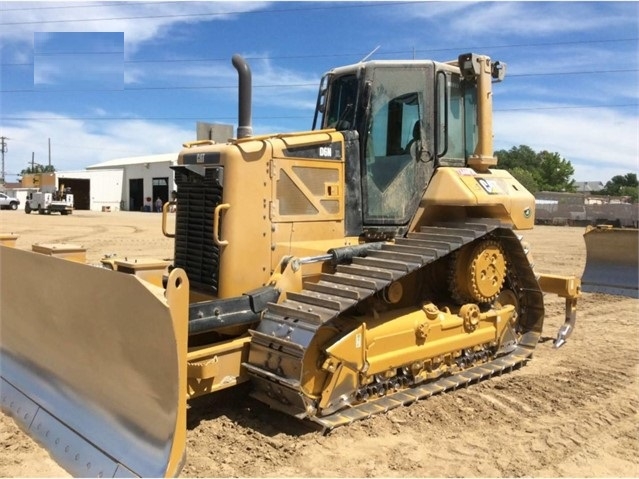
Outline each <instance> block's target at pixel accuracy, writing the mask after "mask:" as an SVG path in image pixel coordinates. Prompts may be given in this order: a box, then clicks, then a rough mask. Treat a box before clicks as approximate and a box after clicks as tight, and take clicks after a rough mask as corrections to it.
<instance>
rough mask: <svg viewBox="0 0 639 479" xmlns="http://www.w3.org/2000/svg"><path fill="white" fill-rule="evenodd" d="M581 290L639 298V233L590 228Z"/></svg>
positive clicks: (587, 236) (637, 231) (634, 230)
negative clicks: (638, 257)
mask: <svg viewBox="0 0 639 479" xmlns="http://www.w3.org/2000/svg"><path fill="white" fill-rule="evenodd" d="M584 241H585V243H586V267H585V268H584V273H583V276H582V278H581V284H582V290H583V291H585V292H590V293H592V292H597V293H607V294H616V295H620V296H629V297H632V298H639V273H638V270H639V260H638V259H637V256H638V250H639V230H637V229H622V228H610V227H597V228H588V229H587V230H586V232H585V233H584Z"/></svg>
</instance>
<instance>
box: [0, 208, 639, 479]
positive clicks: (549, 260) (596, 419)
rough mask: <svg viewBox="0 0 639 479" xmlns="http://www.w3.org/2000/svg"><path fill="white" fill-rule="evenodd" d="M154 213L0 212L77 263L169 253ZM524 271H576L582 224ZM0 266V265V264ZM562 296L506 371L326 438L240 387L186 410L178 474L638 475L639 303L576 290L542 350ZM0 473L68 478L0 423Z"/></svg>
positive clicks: (537, 237)
mask: <svg viewBox="0 0 639 479" xmlns="http://www.w3.org/2000/svg"><path fill="white" fill-rule="evenodd" d="M160 224H161V222H160V215H159V214H150V213H146V214H145V213H130V212H112V213H96V212H82V211H78V212H75V213H74V214H73V215H72V216H68V217H61V216H57V215H52V216H40V215H33V214H32V215H30V216H27V215H25V214H24V212H23V211H1V212H0V233H15V234H18V235H19V239H18V243H17V247H19V248H22V249H29V248H30V246H31V244H32V243H36V242H41V243H46V242H70V243H76V244H81V245H83V246H85V247H86V248H87V249H88V255H87V256H88V261H89V262H95V261H97V260H98V259H99V258H100V257H102V256H103V255H104V254H107V253H118V256H120V257H142V256H153V257H158V258H166V257H170V256H171V255H172V251H171V246H172V242H171V240H170V239H167V238H164V237H163V236H162V234H161V232H160ZM523 234H524V236H525V239H526V240H527V241H529V242H530V244H531V246H532V248H533V256H534V259H535V264H536V270H537V271H539V272H549V273H556V274H574V275H577V276H580V275H581V273H582V271H583V267H584V263H585V247H584V243H583V238H582V234H583V229H581V228H570V227H552V226H540V227H537V228H536V229H535V230H534V231H531V232H523ZM0 261H1V258H0ZM563 309H564V301H563V300H562V299H560V298H556V297H552V296H547V297H546V320H545V327H544V335H543V339H544V340H542V342H541V343H540V344H539V345H538V347H537V350H536V352H535V356H534V359H533V360H532V361H531V362H530V363H528V365H527V366H525V367H524V368H521V369H519V370H517V371H515V372H513V373H511V374H507V375H504V376H501V377H497V378H493V379H491V380H489V381H484V382H483V383H480V384H478V385H474V386H471V387H469V388H467V389H463V390H459V391H456V392H453V393H447V394H444V395H440V396H436V397H433V398H431V399H428V400H425V401H420V402H418V403H416V404H413V405H411V406H408V407H403V408H399V409H395V410H393V411H391V412H389V413H387V414H385V415H383V416H377V417H374V418H371V419H369V420H366V421H363V422H359V423H356V424H353V425H350V426H348V427H342V428H338V429H336V430H334V431H333V432H332V433H330V434H329V435H327V436H323V435H321V434H320V433H319V432H318V431H316V430H314V429H312V428H310V427H308V426H307V425H306V424H305V423H302V422H299V421H297V420H295V419H292V418H289V417H286V416H284V415H282V414H279V413H277V412H273V411H271V410H269V409H268V407H266V406H264V405H262V404H261V403H258V402H256V401H254V400H253V399H251V398H249V397H248V396H247V394H246V392H247V391H246V389H245V388H239V389H236V390H231V391H225V392H223V393H220V394H218V395H214V396H213V397H208V398H201V399H199V400H195V401H193V402H192V403H191V405H190V409H189V412H188V433H187V442H188V452H187V460H186V465H185V467H184V470H183V471H182V476H184V477H195V476H199V477H237V476H243V477H250V476H260V477H388V476H393V477H433V476H437V477H451V476H456V477H459V476H472V477H486V476H492V477H504V476H507V477H514V476H533V477H551V476H554V477H637V476H639V420H638V419H639V414H638V409H639V374H638V373H639V314H638V313H639V301H637V300H635V299H629V298H623V297H615V296H608V295H602V294H584V295H583V297H582V298H581V300H580V301H579V306H578V311H579V313H578V321H577V328H576V331H575V332H574V334H573V335H572V337H571V338H570V339H569V341H568V343H567V344H566V345H565V346H564V347H563V348H561V349H559V350H555V349H553V347H552V341H550V339H551V338H552V337H554V336H555V334H556V332H557V330H558V328H559V326H560V325H561V324H562V323H563ZM0 476H3V477H46V476H59V477H62V476H64V477H68V474H66V472H65V471H64V470H62V469H61V468H59V467H58V466H57V465H56V464H55V463H54V462H53V461H52V460H51V459H50V458H49V456H48V454H47V453H46V452H45V451H44V450H43V449H41V448H40V447H39V446H38V445H37V444H36V443H34V442H33V441H32V440H31V439H30V438H28V437H27V436H26V435H25V434H24V433H22V431H21V430H19V429H18V427H17V426H16V425H15V423H14V422H13V420H12V419H10V418H8V417H7V416H4V415H0Z"/></svg>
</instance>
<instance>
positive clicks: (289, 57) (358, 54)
mask: <svg viewBox="0 0 639 479" xmlns="http://www.w3.org/2000/svg"><path fill="white" fill-rule="evenodd" d="M637 41H639V37H637V38H612V39H604V40H575V41H566V42H542V43H513V44H505V45H475V46H462V47H447V48H431V49H422V50H412V49H411V50H395V51H387V52H384V51H382V52H378V53H377V54H378V55H383V56H389V55H412V54H413V53H420V54H421V53H432V52H444V51H475V50H482V51H485V50H489V49H499V48H530V47H547V46H561V45H584V44H592V43H618V42H637ZM75 53H77V54H84V53H87V54H88V53H95V54H101V53H103V52H64V53H46V54H47V55H48V54H51V55H58V54H59V55H62V54H64V55H73V54H75ZM104 53H121V52H104ZM367 53H368V52H365V53H364V52H352V53H318V54H313V55H269V56H247V57H245V58H246V59H247V60H304V59H317V58H339V57H356V58H362V57H363V56H364V55H366V54H367ZM34 55H35V53H34ZM38 55H43V54H38ZM228 60H229V59H228V57H213V58H172V59H153V58H151V59H143V60H142V59H139V60H123V63H124V64H138V63H190V62H228ZM0 65H1V66H33V62H20V63H0Z"/></svg>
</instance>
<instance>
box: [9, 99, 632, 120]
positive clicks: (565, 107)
mask: <svg viewBox="0 0 639 479" xmlns="http://www.w3.org/2000/svg"><path fill="white" fill-rule="evenodd" d="M637 107H639V103H633V104H614V105H560V106H540V107H525V108H495V109H494V110H493V111H495V112H499V111H535V110H574V109H593V108H637ZM209 116H210V113H205V114H203V115H200V116H181V117H178V116H156V117H152V116H148V117H130V118H126V117H108V116H96V117H89V116H77V117H72V116H66V117H62V118H61V117H38V118H34V117H19V116H3V117H2V120H9V121H31V120H35V121H40V120H42V121H66V120H83V121H183V120H201V119H202V118H207V117H209ZM236 119H237V118H236V117H234V116H222V117H218V116H216V117H215V120H217V121H221V120H225V121H226V120H231V121H233V120H236ZM253 119H254V120H298V119H309V116H308V115H288V116H255V117H253Z"/></svg>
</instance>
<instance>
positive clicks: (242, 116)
mask: <svg viewBox="0 0 639 479" xmlns="http://www.w3.org/2000/svg"><path fill="white" fill-rule="evenodd" d="M231 61H232V63H233V66H234V67H235V69H236V70H237V73H238V76H239V88H238V99H237V100H238V125H237V137H238V138H246V137H249V136H253V127H252V126H251V89H252V86H251V69H250V68H249V66H248V63H246V60H244V58H242V57H241V56H240V55H233V58H232V60H231Z"/></svg>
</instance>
